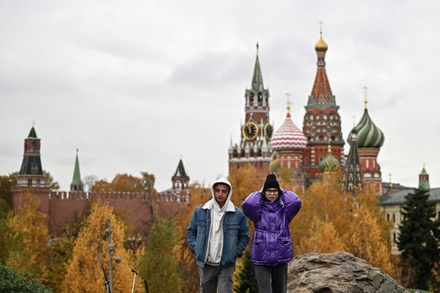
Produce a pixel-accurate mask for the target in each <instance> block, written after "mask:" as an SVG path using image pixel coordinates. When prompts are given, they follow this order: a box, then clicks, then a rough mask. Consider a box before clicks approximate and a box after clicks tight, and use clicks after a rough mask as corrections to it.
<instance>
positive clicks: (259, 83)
mask: <svg viewBox="0 0 440 293" xmlns="http://www.w3.org/2000/svg"><path fill="white" fill-rule="evenodd" d="M259 51H260V46H259V44H258V42H257V57H256V58H255V66H254V74H253V76H252V90H253V91H255V92H258V91H261V92H262V91H263V90H264V84H263V74H262V73H261V66H260V57H259Z"/></svg>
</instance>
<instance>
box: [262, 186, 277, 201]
mask: <svg viewBox="0 0 440 293" xmlns="http://www.w3.org/2000/svg"><path fill="white" fill-rule="evenodd" d="M265 196H266V199H267V200H270V201H276V200H277V199H278V196H279V194H278V189H276V188H269V189H267V190H266V192H265Z"/></svg>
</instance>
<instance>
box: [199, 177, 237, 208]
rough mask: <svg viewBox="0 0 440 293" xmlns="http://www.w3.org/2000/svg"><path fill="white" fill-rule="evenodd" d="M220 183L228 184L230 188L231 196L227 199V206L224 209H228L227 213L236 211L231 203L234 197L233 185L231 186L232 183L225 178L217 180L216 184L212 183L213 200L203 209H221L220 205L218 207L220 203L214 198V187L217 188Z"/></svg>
mask: <svg viewBox="0 0 440 293" xmlns="http://www.w3.org/2000/svg"><path fill="white" fill-rule="evenodd" d="M218 183H222V184H226V185H228V186H229V194H228V198H227V199H226V203H225V205H224V206H223V208H222V209H226V210H227V211H235V209H234V205H233V203H232V202H231V196H232V185H231V183H230V182H229V181H228V180H227V179H225V178H219V179H217V180H216V181H215V182H214V183H212V185H211V200H210V201H208V202H207V203H206V204H205V205H204V206H203V208H204V209H212V208H213V207H214V206H215V207H216V208H218V209H220V207H219V205H218V203H217V201H216V200H215V197H214V186H215V185H216V184H218Z"/></svg>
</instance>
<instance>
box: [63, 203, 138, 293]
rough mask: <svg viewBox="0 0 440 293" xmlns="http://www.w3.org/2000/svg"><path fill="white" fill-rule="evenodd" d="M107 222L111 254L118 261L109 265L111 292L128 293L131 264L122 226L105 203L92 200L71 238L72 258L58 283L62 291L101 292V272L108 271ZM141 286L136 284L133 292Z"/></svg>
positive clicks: (130, 279)
mask: <svg viewBox="0 0 440 293" xmlns="http://www.w3.org/2000/svg"><path fill="white" fill-rule="evenodd" d="M108 221H110V223H111V230H112V233H111V242H112V244H113V245H114V252H113V257H116V256H120V257H121V258H122V263H120V264H117V263H115V262H114V261H113V262H112V264H113V270H112V271H113V278H112V280H113V290H114V292H128V291H129V290H131V286H132V278H133V275H132V272H131V269H130V267H129V264H133V263H134V260H133V256H132V254H131V253H129V252H128V251H126V250H125V248H124V240H125V239H126V235H125V229H126V227H125V225H124V223H122V222H121V221H120V220H119V219H118V218H117V217H116V216H115V214H114V213H113V209H112V208H111V207H109V206H108V205H105V204H102V203H99V202H96V203H94V204H92V207H91V212H90V215H89V216H88V217H87V220H86V221H85V223H84V225H83V227H82V229H81V231H80V233H79V235H78V238H77V239H76V241H75V247H74V249H73V257H72V260H71V261H70V262H69V264H68V266H67V269H66V276H65V278H64V282H63V284H62V292H69V293H71V292H78V293H79V292H81V293H82V292H84V293H87V292H91V293H92V292H103V291H104V289H105V286H104V284H105V283H104V282H105V281H104V280H105V278H104V274H103V271H104V272H106V275H107V276H108V272H109V251H108V245H109V243H108V234H107V233H106V231H107V228H108ZM136 292H141V287H140V286H137V291H136Z"/></svg>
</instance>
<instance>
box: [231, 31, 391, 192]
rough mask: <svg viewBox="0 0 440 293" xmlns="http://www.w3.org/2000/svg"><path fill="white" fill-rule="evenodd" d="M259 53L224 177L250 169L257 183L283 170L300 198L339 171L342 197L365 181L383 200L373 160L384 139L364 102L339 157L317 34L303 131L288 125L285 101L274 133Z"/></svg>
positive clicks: (338, 133)
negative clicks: (325, 175) (325, 176)
mask: <svg viewBox="0 0 440 293" xmlns="http://www.w3.org/2000/svg"><path fill="white" fill-rule="evenodd" d="M258 50H259V48H258V44H257V57H256V61H255V66H254V72H253V76H252V82H251V87H250V89H246V91H245V95H244V98H245V122H244V124H243V125H241V138H240V141H239V142H238V143H235V144H234V143H233V142H231V145H230V147H229V154H228V155H229V171H231V169H232V168H240V167H243V166H246V165H247V164H251V165H253V166H254V168H255V170H256V173H257V174H259V175H257V176H258V177H261V178H260V179H262V178H264V177H265V174H267V173H268V172H272V173H276V174H277V175H278V176H279V175H280V174H279V173H280V170H282V169H283V168H284V169H286V168H287V169H288V170H289V172H290V174H291V179H292V183H293V186H295V190H296V191H298V192H304V190H305V189H306V188H307V187H308V186H310V185H311V184H312V183H313V182H314V181H317V180H321V178H322V175H323V173H324V172H325V171H326V170H327V171H329V170H336V169H341V168H342V170H343V171H344V185H345V189H346V190H347V191H354V190H355V188H362V182H363V181H364V182H365V183H366V184H369V185H371V186H372V187H373V188H374V190H375V192H376V194H377V195H383V188H382V174H381V171H380V165H379V163H378V162H377V157H378V155H379V151H380V148H381V147H382V145H383V143H384V134H383V132H382V131H381V130H380V129H379V128H378V127H377V126H376V125H375V124H374V123H373V121H372V120H371V118H370V115H369V113H368V108H367V97H365V109H364V113H363V116H362V118H361V120H360V121H359V123H358V124H357V125H356V126H355V127H354V128H353V129H352V131H351V132H350V133H349V135H348V138H347V141H348V143H349V145H350V150H349V153H348V155H347V156H345V155H344V145H345V141H344V137H343V134H342V130H341V117H340V115H339V113H338V110H339V105H337V103H336V97H335V95H334V94H333V92H332V90H331V87H330V82H329V79H328V77H327V73H326V70H325V66H326V62H325V55H326V53H327V50H328V45H327V44H326V43H325V42H324V40H323V37H322V32H321V33H320V36H319V40H318V42H317V43H316V45H315V50H316V54H317V71H316V76H315V81H314V83H313V86H312V92H311V94H310V95H309V97H308V100H307V105H306V106H305V110H306V113H305V115H304V120H303V129H302V131H301V130H300V129H299V128H298V127H297V126H296V125H295V123H294V122H293V120H292V117H291V111H290V102H289V101H288V102H287V113H286V118H285V120H284V122H283V124H282V125H281V126H280V127H279V128H278V129H277V130H276V131H274V128H273V126H272V125H271V124H270V119H269V114H270V94H269V90H268V89H267V88H265V87H264V83H263V74H262V71H261V66H260V59H259V55H258Z"/></svg>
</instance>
